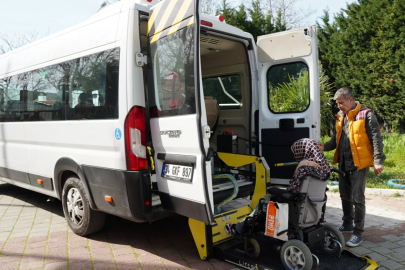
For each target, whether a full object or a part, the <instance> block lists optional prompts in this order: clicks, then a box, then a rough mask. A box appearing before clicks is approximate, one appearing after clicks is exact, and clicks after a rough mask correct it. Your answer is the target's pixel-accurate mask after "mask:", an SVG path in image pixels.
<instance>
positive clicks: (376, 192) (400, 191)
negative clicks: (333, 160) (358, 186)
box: [328, 185, 405, 196]
mask: <svg viewBox="0 0 405 270" xmlns="http://www.w3.org/2000/svg"><path fill="white" fill-rule="evenodd" d="M328 188H329V191H331V190H333V189H338V188H339V187H338V186H329V185H328ZM365 193H366V194H368V195H386V196H391V195H394V194H397V193H398V194H399V195H401V196H405V190H403V189H384V188H366V191H365Z"/></svg>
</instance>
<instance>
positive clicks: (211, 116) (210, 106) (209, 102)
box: [204, 96, 219, 130]
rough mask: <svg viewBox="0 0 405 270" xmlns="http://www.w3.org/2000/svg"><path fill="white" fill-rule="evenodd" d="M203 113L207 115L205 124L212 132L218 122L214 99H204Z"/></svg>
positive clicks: (217, 109) (217, 107) (209, 97)
mask: <svg viewBox="0 0 405 270" xmlns="http://www.w3.org/2000/svg"><path fill="white" fill-rule="evenodd" d="M204 102H205V112H206V113H207V123H208V125H209V126H210V129H211V130H214V127H215V124H216V123H217V121H218V116H219V106H218V102H217V100H216V99H215V98H213V97H211V96H205V97H204Z"/></svg>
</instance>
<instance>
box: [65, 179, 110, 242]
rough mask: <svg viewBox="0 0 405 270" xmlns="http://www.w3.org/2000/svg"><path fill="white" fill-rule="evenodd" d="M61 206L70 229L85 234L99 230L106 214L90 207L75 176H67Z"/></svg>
mask: <svg viewBox="0 0 405 270" xmlns="http://www.w3.org/2000/svg"><path fill="white" fill-rule="evenodd" d="M62 207H63V213H64V215H65V218H66V220H67V222H68V224H69V227H70V229H71V230H72V231H73V232H74V233H75V234H77V235H80V236H85V235H89V234H92V233H95V232H98V231H99V230H101V229H102V228H103V226H104V223H105V216H106V214H105V213H103V212H100V211H95V210H93V209H91V208H90V204H89V200H88V198H87V196H86V192H85V190H84V187H83V183H82V182H81V181H80V179H79V178H77V177H69V178H68V179H67V180H66V182H65V184H64V186H63V190H62Z"/></svg>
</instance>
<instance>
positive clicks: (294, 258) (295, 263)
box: [284, 246, 305, 269]
mask: <svg viewBox="0 0 405 270" xmlns="http://www.w3.org/2000/svg"><path fill="white" fill-rule="evenodd" d="M284 258H285V262H286V264H287V265H288V267H289V268H290V269H303V268H304V267H305V257H304V254H303V252H302V251H301V250H300V249H299V248H297V247H294V246H292V247H289V248H287V249H286V251H285V253H284Z"/></svg>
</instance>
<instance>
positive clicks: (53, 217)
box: [0, 182, 405, 270]
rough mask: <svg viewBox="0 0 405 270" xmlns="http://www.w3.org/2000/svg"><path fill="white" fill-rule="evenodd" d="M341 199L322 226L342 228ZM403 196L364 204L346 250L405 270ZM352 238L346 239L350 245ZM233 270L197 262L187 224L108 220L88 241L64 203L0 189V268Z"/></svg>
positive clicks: (333, 200) (333, 198)
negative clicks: (361, 221) (359, 229)
mask: <svg viewBox="0 0 405 270" xmlns="http://www.w3.org/2000/svg"><path fill="white" fill-rule="evenodd" d="M338 196H339V194H338V193H329V201H328V210H327V220H328V221H329V222H330V223H333V224H336V225H339V224H340V223H341V220H340V216H341V209H339V207H340V201H339V197H338ZM404 202H405V197H392V196H391V197H382V196H374V195H370V196H368V198H367V207H368V208H367V212H368V214H367V221H366V224H367V225H368V227H367V228H366V230H365V234H364V235H365V241H364V243H363V244H362V245H361V246H360V247H356V248H352V249H351V250H352V251H353V252H355V253H357V254H359V255H363V254H369V255H371V256H372V258H373V259H374V260H376V261H378V263H379V265H380V266H381V268H380V269H405V211H404V210H403V209H402V208H401V206H403V205H404ZM349 236H350V235H347V236H346V237H347V238H348V237H349ZM190 268H192V269H217V270H222V269H223V270H226V269H234V268H235V266H233V265H231V264H228V263H224V262H221V261H217V260H215V259H210V260H209V261H201V260H200V259H199V257H198V254H197V251H196V248H195V246H194V242H193V239H192V237H191V233H190V230H189V228H188V226H187V219H185V218H183V217H173V218H170V219H165V220H161V221H157V222H153V223H152V224H148V223H143V224H137V223H133V222H130V221H127V220H124V219H120V218H117V217H114V216H108V218H107V222H106V226H105V228H104V229H103V230H102V231H101V232H99V233H97V234H95V235H92V236H90V237H88V238H85V237H79V236H77V235H75V234H73V233H72V232H70V231H69V228H68V226H67V223H66V221H65V219H64V217H63V212H62V206H61V202H60V201H58V200H55V201H53V202H48V201H47V197H46V196H44V195H41V194H38V193H35V192H32V191H28V190H25V189H22V188H19V187H15V186H12V185H9V184H6V183H3V182H0V269H70V270H76V269H95V270H96V269H119V270H123V269H143V270H147V269H190Z"/></svg>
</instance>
